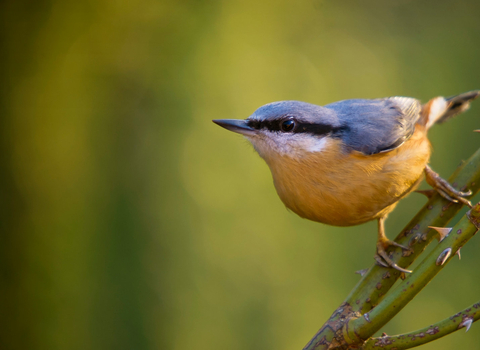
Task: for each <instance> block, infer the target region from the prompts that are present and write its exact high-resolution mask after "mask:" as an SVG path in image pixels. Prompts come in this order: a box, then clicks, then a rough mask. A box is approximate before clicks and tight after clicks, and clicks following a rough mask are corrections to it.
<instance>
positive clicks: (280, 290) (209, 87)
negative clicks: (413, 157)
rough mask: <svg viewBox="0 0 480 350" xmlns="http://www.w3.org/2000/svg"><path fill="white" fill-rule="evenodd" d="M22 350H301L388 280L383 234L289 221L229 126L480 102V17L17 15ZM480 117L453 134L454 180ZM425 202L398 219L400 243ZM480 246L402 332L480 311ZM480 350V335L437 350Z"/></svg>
mask: <svg viewBox="0 0 480 350" xmlns="http://www.w3.org/2000/svg"><path fill="white" fill-rule="evenodd" d="M0 6H1V8H0V17H1V20H0V26H1V34H0V35H1V47H0V49H1V55H0V72H1V89H0V101H1V102H0V118H1V119H0V120H1V121H0V123H1V124H0V132H1V137H0V147H1V152H0V157H1V159H0V168H1V171H0V177H1V178H0V189H1V195H0V197H1V200H0V203H1V220H0V228H1V235H0V272H1V274H0V293H1V294H0V347H1V348H2V349H82V350H83V349H193V348H194V349H199V350H202V349H209V350H210V349H225V348H228V349H242V350H243V349H262V350H265V349H276V350H279V349H301V348H302V347H303V346H304V345H305V344H306V343H307V341H308V340H309V339H310V338H311V337H312V336H313V334H314V333H315V332H316V331H317V329H318V328H319V327H320V326H321V325H322V324H323V322H324V321H325V320H326V319H327V318H328V317H329V316H330V314H331V313H332V311H333V310H334V309H335V308H336V307H337V306H338V305H339V304H340V303H341V302H342V301H343V299H344V298H345V297H346V296H347V294H348V292H349V291H350V290H351V288H353V286H354V285H355V284H356V282H357V281H358V279H359V276H358V275H355V274H354V271H356V270H359V269H362V268H365V267H368V266H370V265H371V264H372V262H373V260H372V257H373V254H374V245H375V241H376V226H375V223H369V224H365V225H362V226H359V227H352V228H334V227H328V226H324V225H321V224H317V223H312V222H308V221H306V220H302V219H300V218H298V217H297V216H296V215H294V214H292V213H289V212H288V211H287V210H286V209H285V208H284V206H283V205H282V203H281V202H280V200H279V199H278V198H277V195H276V193H275V190H274V188H273V185H272V181H271V175H270V173H269V170H268V168H267V166H266V165H265V164H264V163H263V161H262V160H261V159H260V158H259V157H258V155H256V154H255V153H254V151H253V149H252V147H251V146H250V145H249V144H248V143H247V141H245V140H244V139H242V138H241V137H240V136H238V135H234V134H232V133H229V132H227V131H226V130H223V129H221V128H219V127H218V126H216V125H214V124H213V123H212V122H211V119H216V118H245V117H247V116H248V115H249V114H251V113H252V112H253V111H254V110H255V109H256V108H257V107H259V106H260V105H262V104H265V103H268V102H272V101H277V100H283V99H298V100H303V101H308V102H312V103H317V104H327V103H330V102H333V101H336V100H342V99H348V98H376V97H385V96H391V95H405V96H414V97H417V98H419V99H421V100H423V101H427V100H428V99H429V98H431V97H434V96H437V95H445V96H449V95H452V94H457V93H461V92H464V91H468V90H472V89H479V88H480V69H479V61H480V20H479V18H480V17H479V16H480V2H478V1H477V0H457V1H446V0H441V1H439V0H436V1H433V0H432V1H426V0H417V1H407V0H396V1H385V0H362V1H358V0H344V1H332V0H302V1H287V0H276V1H273V0H267V1H252V0H242V1H240V0H223V1H222V0H205V1H200V0H176V1H174V0H171V1H167V0H163V1H162V0H160V1H155V0H137V1H133V0H130V1H126V0H125V1H115V0H95V1H94V0H91V1H88V0H83V1H61V0H35V1H30V2H28V1H18V0H15V1H13V0H12V1H2V3H1V5H0ZM479 117H480V102H476V103H474V105H473V106H472V109H471V111H469V112H468V113H467V114H464V115H462V116H461V117H458V118H457V119H455V120H452V121H451V122H449V123H448V124H445V125H441V126H438V127H435V128H434V129H433V130H432V131H431V134H430V136H431V140H432V143H433V146H434V150H435V152H434V154H433V156H432V161H431V164H432V166H433V168H434V169H436V170H437V171H438V172H439V173H440V174H442V175H443V176H445V177H448V176H449V175H450V174H451V173H452V172H453V170H454V169H455V168H456V166H457V165H458V164H459V162H460V161H461V160H462V159H466V158H468V157H469V156H470V155H471V154H472V153H473V152H474V151H475V150H476V149H477V148H478V147H479V145H480V136H479V135H478V134H474V133H473V132H472V130H473V129H476V128H480V118H479ZM423 203H425V199H424V197H422V196H420V195H418V194H413V195H411V196H410V197H408V198H407V199H405V200H403V201H402V202H401V204H400V205H399V206H398V208H397V210H395V212H394V213H393V214H391V216H390V218H389V220H388V221H387V225H386V226H387V232H388V235H389V236H390V237H394V236H395V235H396V234H397V233H398V232H399V231H400V230H401V228H402V227H403V226H404V225H405V224H406V223H407V222H408V221H409V219H410V218H411V217H412V216H413V214H414V213H415V212H416V211H417V210H418V209H419V208H420V207H421V206H422V205H423ZM479 244H480V243H479V242H478V239H477V238H475V239H473V240H472V242H471V243H469V244H468V245H467V246H466V247H465V248H464V249H463V250H462V252H463V254H462V260H461V261H458V260H454V261H453V262H452V263H451V264H449V266H448V267H447V268H446V269H445V270H444V271H443V272H442V273H441V274H440V275H439V276H438V277H437V278H436V279H435V280H434V281H433V282H432V283H431V284H430V285H429V286H427V288H426V289H425V290H424V291H423V292H422V293H421V294H420V295H419V296H418V297H417V298H416V299H415V300H414V301H413V302H412V303H411V304H410V305H409V306H408V307H407V308H406V309H405V310H403V311H402V312H401V313H400V314H399V315H398V317H396V318H395V319H394V320H393V321H392V322H391V323H390V324H389V325H388V326H387V327H385V329H384V330H383V331H386V332H387V333H389V334H397V333H401V332H407V331H412V330H415V329H417V328H421V327H424V326H427V325H429V324H431V323H433V322H435V321H438V320H440V319H443V318H445V317H448V316H450V315H451V314H453V313H455V312H456V311H459V310H460V309H463V308H465V307H466V306H468V305H470V304H472V303H474V302H476V301H478V296H479V293H478V290H479V289H480V269H479V268H478V266H479V264H480V254H478V250H479V249H480V245H479ZM454 347H455V348H457V349H480V327H479V326H478V325H476V324H474V325H473V327H472V329H471V330H470V331H469V332H468V333H467V334H465V332H464V331H460V332H457V333H455V334H454V335H451V336H448V337H446V338H444V339H442V340H439V341H437V342H434V343H431V344H430V345H427V346H425V347H424V349H452V348H454Z"/></svg>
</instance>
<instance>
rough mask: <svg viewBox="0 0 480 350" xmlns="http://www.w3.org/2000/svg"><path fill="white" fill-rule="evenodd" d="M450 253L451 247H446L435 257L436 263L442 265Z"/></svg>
mask: <svg viewBox="0 0 480 350" xmlns="http://www.w3.org/2000/svg"><path fill="white" fill-rule="evenodd" d="M451 254H452V248H447V249H445V250H444V251H443V252H441V253H440V255H439V256H438V258H437V261H436V264H437V265H438V266H442V265H443V264H445V261H447V259H448V257H449V256H450V255H451Z"/></svg>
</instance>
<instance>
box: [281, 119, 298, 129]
mask: <svg viewBox="0 0 480 350" xmlns="http://www.w3.org/2000/svg"><path fill="white" fill-rule="evenodd" d="M281 127H282V131H285V132H290V131H292V130H293V128H294V127H295V122H294V121H293V120H291V119H289V120H285V121H284V122H282V125H281Z"/></svg>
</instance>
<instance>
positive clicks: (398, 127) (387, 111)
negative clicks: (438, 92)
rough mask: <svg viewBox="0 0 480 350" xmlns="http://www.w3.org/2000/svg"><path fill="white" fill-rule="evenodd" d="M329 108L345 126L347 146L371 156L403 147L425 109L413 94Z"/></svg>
mask: <svg viewBox="0 0 480 350" xmlns="http://www.w3.org/2000/svg"><path fill="white" fill-rule="evenodd" d="M325 107H326V108H330V109H332V110H334V111H335V112H336V114H337V116H338V118H339V120H340V122H341V124H342V125H343V126H344V127H345V130H346V131H345V133H344V134H343V137H342V139H343V141H344V142H345V145H346V146H347V147H349V148H350V149H353V150H356V151H359V152H362V153H364V154H367V155H371V154H377V153H381V152H388V151H391V150H394V149H395V148H398V147H400V146H401V145H402V144H403V143H404V142H405V141H407V140H408V139H409V138H410V136H412V134H413V132H414V131H415V124H416V122H417V120H418V119H419V118H420V111H421V104H420V102H419V101H418V100H416V99H414V98H409V97H388V98H383V99H376V100H360V99H359V100H346V101H340V102H335V103H332V104H330V105H327V106H325Z"/></svg>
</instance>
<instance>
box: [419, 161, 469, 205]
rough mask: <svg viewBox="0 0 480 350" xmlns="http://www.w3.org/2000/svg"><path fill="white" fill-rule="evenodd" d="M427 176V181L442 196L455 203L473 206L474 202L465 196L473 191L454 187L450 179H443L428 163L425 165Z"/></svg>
mask: <svg viewBox="0 0 480 350" xmlns="http://www.w3.org/2000/svg"><path fill="white" fill-rule="evenodd" d="M425 176H426V180H427V183H428V184H429V185H430V186H432V187H433V188H434V190H435V191H437V192H438V194H439V195H440V196H442V197H443V198H445V199H447V200H449V201H450V202H453V203H459V202H460V203H462V204H465V205H468V206H469V207H470V208H471V207H472V203H471V202H470V201H469V200H468V199H466V198H465V197H468V196H471V195H472V191H471V190H468V191H466V192H463V191H458V190H456V189H455V188H453V186H452V185H450V184H449V183H448V181H446V180H444V179H442V178H441V177H440V175H438V174H437V173H436V172H434V171H433V170H432V168H430V167H429V166H428V165H427V166H426V167H425Z"/></svg>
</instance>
